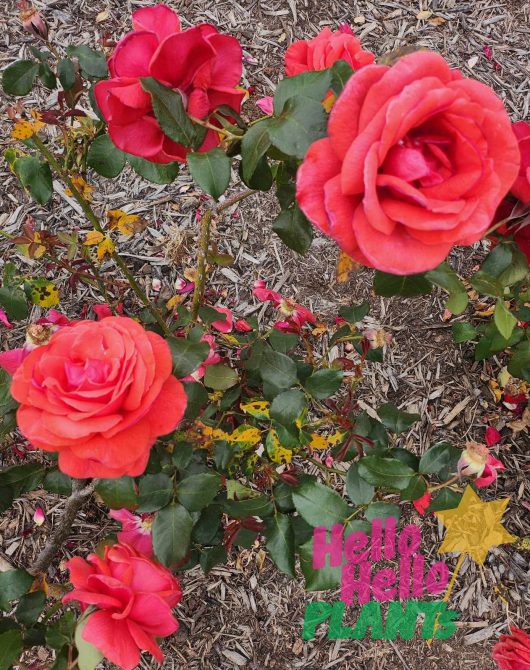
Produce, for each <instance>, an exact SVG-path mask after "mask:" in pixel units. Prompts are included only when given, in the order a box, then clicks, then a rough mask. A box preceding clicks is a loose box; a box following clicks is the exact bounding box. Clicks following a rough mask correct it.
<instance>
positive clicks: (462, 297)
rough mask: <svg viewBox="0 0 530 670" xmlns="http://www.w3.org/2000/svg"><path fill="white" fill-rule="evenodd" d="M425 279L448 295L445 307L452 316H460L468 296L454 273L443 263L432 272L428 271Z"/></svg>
mask: <svg viewBox="0 0 530 670" xmlns="http://www.w3.org/2000/svg"><path fill="white" fill-rule="evenodd" d="M425 277H426V278H427V279H428V280H429V281H431V282H432V283H433V284H436V286H441V287H442V288H443V289H445V290H446V291H447V292H448V293H449V299H448V300H447V303H446V307H447V309H448V310H449V311H450V312H452V313H453V314H461V313H462V312H463V311H464V310H465V309H466V307H467V304H468V302H469V296H468V294H467V291H466V287H465V286H464V284H463V283H462V282H461V281H460V279H459V277H458V275H457V274H456V272H454V271H453V270H452V269H451V268H450V267H449V265H448V264H447V263H446V262H445V261H444V262H443V263H441V264H440V265H439V266H438V267H437V268H434V270H430V271H429V272H427V273H426V274H425Z"/></svg>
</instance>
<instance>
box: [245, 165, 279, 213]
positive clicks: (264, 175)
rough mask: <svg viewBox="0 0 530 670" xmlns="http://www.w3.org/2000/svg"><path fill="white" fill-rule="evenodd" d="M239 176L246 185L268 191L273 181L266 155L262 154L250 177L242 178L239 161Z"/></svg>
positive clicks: (257, 189)
mask: <svg viewBox="0 0 530 670" xmlns="http://www.w3.org/2000/svg"><path fill="white" fill-rule="evenodd" d="M239 176H240V177H241V179H242V180H243V183H244V184H245V185H246V186H248V187H249V188H251V189H253V190H256V191H268V190H269V189H270V188H271V186H272V184H273V181H274V177H273V175H272V170H271V168H270V165H269V161H268V160H267V156H262V157H261V158H260V159H259V161H258V164H257V165H256V169H255V170H254V174H253V175H252V177H250V179H244V177H243V163H242V162H241V163H240V164H239ZM280 204H281V203H280Z"/></svg>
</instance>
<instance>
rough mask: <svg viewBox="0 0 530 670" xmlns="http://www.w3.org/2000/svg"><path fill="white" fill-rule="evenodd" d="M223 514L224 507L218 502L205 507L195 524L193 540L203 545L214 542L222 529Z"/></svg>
mask: <svg viewBox="0 0 530 670" xmlns="http://www.w3.org/2000/svg"><path fill="white" fill-rule="evenodd" d="M222 515H223V510H222V507H221V505H218V504H216V503H213V504H212V505H210V506H209V507H207V508H206V509H203V510H202V512H201V513H200V516H199V519H198V521H196V523H195V525H194V526H193V531H192V540H193V541H194V542H197V543H199V544H203V545H204V544H212V543H213V541H214V538H215V537H216V535H217V534H218V531H219V530H220V526H221V517H222Z"/></svg>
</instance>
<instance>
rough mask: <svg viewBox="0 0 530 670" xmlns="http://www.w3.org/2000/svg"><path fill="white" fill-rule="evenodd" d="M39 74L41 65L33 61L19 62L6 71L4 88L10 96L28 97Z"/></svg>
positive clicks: (3, 80) (3, 79)
mask: <svg viewBox="0 0 530 670" xmlns="http://www.w3.org/2000/svg"><path fill="white" fill-rule="evenodd" d="M38 72H39V64H38V63H36V62H35V61H32V60H17V61H16V62H15V63H12V64H11V65H9V66H8V67H6V69H5V70H4V72H3V74H2V88H3V89H4V91H5V92H6V93H8V94H9V95H27V94H28V93H29V92H30V91H31V89H32V88H33V82H34V81H35V77H36V76H37V74H38Z"/></svg>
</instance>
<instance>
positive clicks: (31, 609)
mask: <svg viewBox="0 0 530 670" xmlns="http://www.w3.org/2000/svg"><path fill="white" fill-rule="evenodd" d="M45 604H46V594H45V593H44V591H33V592H32V593H26V595H23V596H22V598H21V599H20V601H19V603H18V605H17V609H16V610H15V616H16V618H17V621H20V623H22V624H24V626H26V628H31V626H33V624H35V623H37V620H38V618H39V616H40V613H41V612H42V610H43V609H44V605H45Z"/></svg>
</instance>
